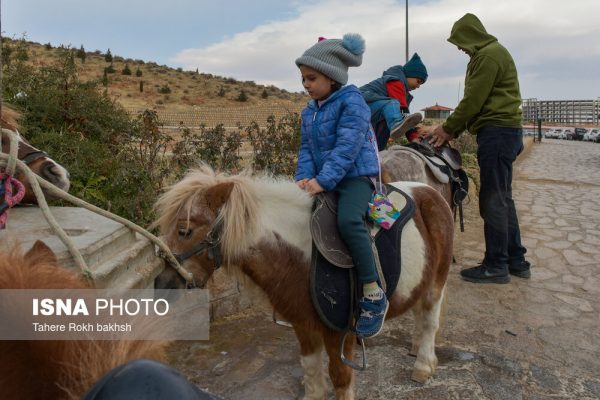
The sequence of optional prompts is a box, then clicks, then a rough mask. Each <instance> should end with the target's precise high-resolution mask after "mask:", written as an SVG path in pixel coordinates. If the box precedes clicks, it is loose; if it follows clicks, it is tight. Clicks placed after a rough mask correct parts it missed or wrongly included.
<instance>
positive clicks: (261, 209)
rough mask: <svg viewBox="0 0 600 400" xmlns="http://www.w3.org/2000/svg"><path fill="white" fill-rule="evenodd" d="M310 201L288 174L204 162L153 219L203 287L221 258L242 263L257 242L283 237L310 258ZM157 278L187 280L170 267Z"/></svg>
mask: <svg viewBox="0 0 600 400" xmlns="http://www.w3.org/2000/svg"><path fill="white" fill-rule="evenodd" d="M311 206H312V199H311V198H310V196H309V195H308V194H307V193H306V192H304V191H302V190H300V189H299V188H298V186H297V185H296V184H294V183H293V182H292V181H291V180H289V179H284V178H273V177H270V176H267V175H258V176H253V175H252V174H251V172H250V171H245V172H244V173H242V174H239V175H231V176H230V175H226V174H223V173H216V172H215V171H213V170H212V169H211V168H210V167H208V166H202V167H201V168H199V169H197V170H194V171H191V172H190V173H188V174H187V175H186V176H185V178H184V179H183V180H181V181H180V182H178V183H176V184H175V185H173V186H172V187H171V188H169V189H168V190H167V191H166V192H165V193H164V194H163V195H162V196H161V197H160V198H159V200H158V201H157V203H156V210H157V214H158V219H157V221H156V222H155V225H158V226H159V227H160V231H161V234H162V235H163V237H164V238H165V241H166V244H167V245H168V246H169V248H170V249H171V250H172V251H173V252H174V253H175V254H176V255H177V256H178V257H179V259H180V260H181V261H180V262H182V264H183V267H184V268H186V269H187V270H188V271H189V272H191V273H192V274H193V275H194V280H195V283H196V285H198V286H200V287H202V286H204V285H205V284H206V282H207V280H208V279H209V278H210V277H211V275H212V274H213V272H214V271H215V269H216V268H218V267H219V266H220V264H221V263H222V264H223V265H225V266H227V267H229V266H239V262H240V260H241V259H242V258H245V257H247V256H248V255H249V254H250V255H252V254H253V252H256V248H255V246H256V245H257V244H258V243H259V242H262V243H265V242H277V241H284V242H286V243H288V244H290V245H293V246H295V247H298V248H299V249H300V250H301V251H302V252H303V253H305V254H304V256H305V257H306V258H307V259H308V257H309V256H310V232H309V230H308V223H309V216H310V210H311ZM232 270H233V271H234V272H236V271H237V269H233V268H232ZM155 284H156V287H159V288H176V287H182V286H183V285H184V282H183V280H182V279H181V278H180V277H179V275H178V274H177V273H176V272H175V271H174V270H173V269H171V268H167V269H166V270H165V272H164V273H163V274H161V275H159V277H158V278H157V280H156V281H155Z"/></svg>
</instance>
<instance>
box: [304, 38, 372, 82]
mask: <svg viewBox="0 0 600 400" xmlns="http://www.w3.org/2000/svg"><path fill="white" fill-rule="evenodd" d="M364 52H365V40H364V39H363V37H362V36H360V35H359V34H358V33H346V34H345V35H344V37H343V38H342V39H322V38H320V39H319V41H318V42H317V43H316V44H315V45H313V46H312V47H311V48H309V49H308V50H306V51H305V52H304V54H302V57H300V58H298V59H296V65H297V66H300V65H307V66H309V67H311V68H314V69H316V70H317V71H319V72H321V73H322V74H324V75H327V76H328V77H330V78H331V79H333V80H334V81H336V82H339V83H341V84H342V85H345V84H346V83H347V82H348V67H358V66H359V65H360V64H362V55H363V53H364Z"/></svg>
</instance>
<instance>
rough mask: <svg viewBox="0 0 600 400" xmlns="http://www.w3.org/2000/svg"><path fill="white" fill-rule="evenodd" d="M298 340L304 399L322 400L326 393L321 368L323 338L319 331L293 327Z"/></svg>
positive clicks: (323, 371)
mask: <svg viewBox="0 0 600 400" xmlns="http://www.w3.org/2000/svg"><path fill="white" fill-rule="evenodd" d="M294 331H296V337H297V338H298V341H299V342H300V354H301V358H300V364H302V368H304V380H303V383H304V399H305V400H323V399H325V397H326V395H327V383H326V382H325V369H324V368H323V338H322V337H321V334H320V333H317V332H309V331H307V330H304V329H300V328H296V327H294Z"/></svg>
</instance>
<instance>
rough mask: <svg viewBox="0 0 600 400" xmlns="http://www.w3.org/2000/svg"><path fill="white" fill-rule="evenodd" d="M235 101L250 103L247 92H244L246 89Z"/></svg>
mask: <svg viewBox="0 0 600 400" xmlns="http://www.w3.org/2000/svg"><path fill="white" fill-rule="evenodd" d="M235 99H236V100H237V101H241V102H245V101H248V95H247V94H246V92H245V91H244V89H242V90H241V91H240V94H239V95H238V97H236V98H235Z"/></svg>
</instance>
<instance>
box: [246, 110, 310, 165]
mask: <svg viewBox="0 0 600 400" xmlns="http://www.w3.org/2000/svg"><path fill="white" fill-rule="evenodd" d="M246 133H247V134H248V137H249V138H250V143H251V145H252V149H253V155H254V157H253V161H252V166H253V168H254V169H255V170H258V171H261V170H267V171H269V172H271V173H273V174H275V175H287V176H292V175H293V174H294V172H295V171H296V158H297V155H298V150H299V148H300V116H299V115H298V114H291V115H288V116H286V117H283V118H282V119H281V120H280V121H279V122H277V121H276V120H275V117H274V116H272V115H271V116H270V117H269V118H268V119H267V127H266V129H261V128H260V127H259V126H258V124H257V123H256V122H253V123H251V124H250V125H249V126H248V127H247V128H246Z"/></svg>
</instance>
